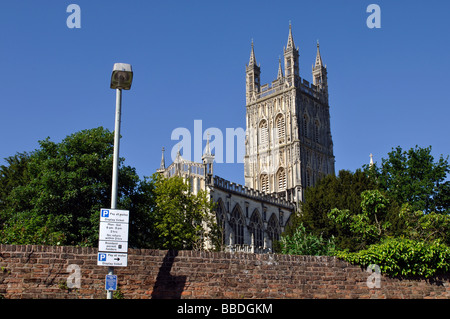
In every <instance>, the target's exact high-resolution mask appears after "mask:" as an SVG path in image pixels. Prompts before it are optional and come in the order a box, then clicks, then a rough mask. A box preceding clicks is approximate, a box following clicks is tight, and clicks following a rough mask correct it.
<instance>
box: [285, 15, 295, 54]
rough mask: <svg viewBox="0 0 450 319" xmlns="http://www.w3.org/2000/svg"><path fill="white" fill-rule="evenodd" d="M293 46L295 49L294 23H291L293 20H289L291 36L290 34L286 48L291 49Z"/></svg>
mask: <svg viewBox="0 0 450 319" xmlns="http://www.w3.org/2000/svg"><path fill="white" fill-rule="evenodd" d="M291 48H292V49H295V44H294V37H293V36H292V25H291V22H290V21H289V36H288V42H287V46H286V50H288V49H291Z"/></svg>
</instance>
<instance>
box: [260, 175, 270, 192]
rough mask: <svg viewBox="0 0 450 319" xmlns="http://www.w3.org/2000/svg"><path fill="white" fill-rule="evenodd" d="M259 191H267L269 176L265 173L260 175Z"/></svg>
mask: <svg viewBox="0 0 450 319" xmlns="http://www.w3.org/2000/svg"><path fill="white" fill-rule="evenodd" d="M260 189H261V192H263V193H268V192H269V176H268V175H267V174H262V175H261V188H260Z"/></svg>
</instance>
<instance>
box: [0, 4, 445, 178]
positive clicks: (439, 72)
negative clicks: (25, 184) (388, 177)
mask: <svg viewBox="0 0 450 319" xmlns="http://www.w3.org/2000/svg"><path fill="white" fill-rule="evenodd" d="M71 3H75V4H78V5H79V6H80V8H81V28H79V29H69V28H68V27H67V26H66V19H67V17H68V16H69V15H70V13H67V12H66V8H67V6H68V5H69V4H71ZM371 3H376V4H378V5H379V6H380V8H381V28H380V29H369V28H368V27H367V26H366V19H367V17H368V16H369V13H367V12H366V8H367V6H368V5H369V4H371ZM449 15H450V3H449V2H448V1H379V0H370V1H362V0H345V1H336V0H330V1H325V0H320V1H299V0H295V1H284V0H281V1H273V0H271V1H247V0H241V1H211V0H209V1H197V0H192V1H181V0H174V1H137V0H136V1H84V0H71V1H50V0H49V1H34V0H33V1H32V0H27V1H25V0H19V1H7V2H4V3H2V6H1V10H0V30H1V31H0V63H1V71H2V74H3V76H1V77H0V93H1V102H0V110H1V112H0V119H1V125H0V164H3V163H4V161H3V158H5V157H7V156H10V155H14V154H15V153H16V152H23V151H32V150H34V149H36V148H37V147H38V143H37V141H38V140H42V139H45V138H46V137H50V139H51V140H53V141H55V142H59V141H61V140H62V139H63V138H64V137H65V136H67V135H69V134H72V133H74V132H77V131H80V130H83V129H89V128H94V127H98V126H103V127H106V128H109V129H110V130H111V131H112V130H113V129H114V109H115V93H114V91H113V90H111V89H110V88H109V81H110V76H111V71H112V67H113V64H114V63H115V62H124V63H130V64H132V66H133V71H134V81H133V86H132V89H131V90H130V91H124V94H123V116H122V132H121V133H122V135H123V138H122V140H121V152H120V155H121V156H123V157H125V159H126V161H125V163H126V164H127V165H130V166H133V167H136V169H137V171H138V173H139V175H140V176H144V175H145V176H149V175H151V174H152V173H153V172H154V171H155V170H156V169H157V168H158V167H159V163H160V158H161V147H163V146H164V147H165V148H166V149H167V150H168V152H166V155H167V161H166V164H167V165H168V164H170V162H171V160H170V156H169V154H170V150H171V149H172V147H173V146H174V145H175V144H176V143H177V142H178V141H173V140H171V133H172V131H173V130H174V129H176V128H177V127H185V128H187V129H189V130H190V131H191V132H192V133H193V131H194V130H193V129H194V120H202V126H203V130H206V128H208V127H217V128H219V129H221V130H222V131H223V132H224V133H225V130H226V128H239V127H241V128H244V129H245V64H246V63H248V60H249V55H250V44H251V40H252V39H253V41H254V45H255V53H256V59H257V61H258V63H260V64H261V81H262V83H268V82H271V81H272V80H274V79H275V78H276V74H277V68H278V58H279V56H281V57H282V56H283V46H285V45H286V42H287V38H288V30H289V21H291V23H292V31H293V36H294V41H295V44H296V45H297V46H298V47H299V49H300V76H301V77H302V78H305V79H307V80H309V81H312V75H311V65H312V64H313V62H314V59H315V54H316V41H317V40H319V41H320V48H321V53H322V58H323V61H324V63H325V64H327V67H328V82H329V96H330V98H329V100H330V106H331V130H332V136H333V141H334V153H335V156H336V171H338V170H340V169H349V170H351V171H354V170H355V169H357V168H359V167H361V166H362V165H363V164H365V163H368V161H369V154H370V153H373V154H374V160H375V161H380V160H381V158H382V157H386V156H387V153H388V152H389V151H390V150H391V149H392V147H395V146H397V145H400V146H401V147H402V148H403V149H405V150H406V149H409V148H411V147H414V146H415V145H416V144H417V145H419V146H421V147H427V146H429V145H431V146H432V148H433V155H434V156H435V158H438V157H439V155H440V154H444V155H445V156H447V155H448V154H450V139H449V135H450V134H449V133H448V132H449V129H448V126H449V119H450V110H449V108H450V95H449V91H450V89H449V86H450V80H449V76H450V59H449V53H450V41H449V34H450V24H449V22H448V20H449ZM192 138H193V137H192ZM192 142H193V141H192ZM203 143H205V141H204V142H203ZM215 171H216V173H217V174H218V175H220V176H222V177H224V178H227V179H229V180H231V181H234V182H237V183H241V184H243V183H244V176H243V164H239V163H234V164H232V163H224V164H217V165H216V166H215Z"/></svg>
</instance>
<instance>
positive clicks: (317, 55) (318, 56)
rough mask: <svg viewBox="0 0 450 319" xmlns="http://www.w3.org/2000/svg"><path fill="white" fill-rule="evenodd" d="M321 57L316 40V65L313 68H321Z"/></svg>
mask: <svg viewBox="0 0 450 319" xmlns="http://www.w3.org/2000/svg"><path fill="white" fill-rule="evenodd" d="M322 66H323V63H322V57H321V56H320V50H319V40H317V54H316V64H315V67H316V68H317V67H322Z"/></svg>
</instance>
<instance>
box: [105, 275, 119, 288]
mask: <svg viewBox="0 0 450 319" xmlns="http://www.w3.org/2000/svg"><path fill="white" fill-rule="evenodd" d="M105 290H117V276H116V275H106V277H105Z"/></svg>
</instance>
